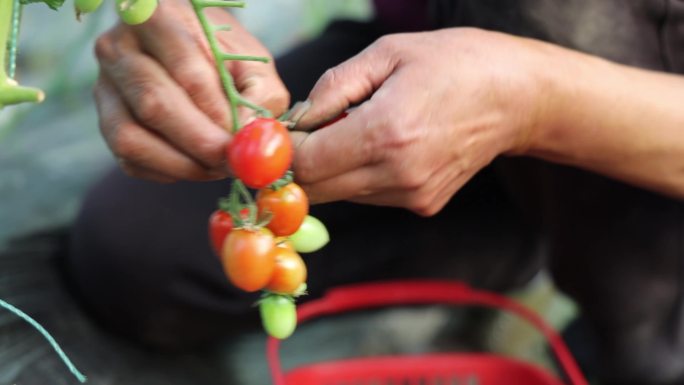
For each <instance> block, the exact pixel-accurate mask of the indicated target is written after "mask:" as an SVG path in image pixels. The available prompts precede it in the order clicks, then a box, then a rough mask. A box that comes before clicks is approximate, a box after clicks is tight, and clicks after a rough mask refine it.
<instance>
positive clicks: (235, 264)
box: [221, 228, 276, 292]
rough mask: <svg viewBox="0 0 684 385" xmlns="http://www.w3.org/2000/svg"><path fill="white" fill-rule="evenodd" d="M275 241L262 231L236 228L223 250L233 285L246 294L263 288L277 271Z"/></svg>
mask: <svg viewBox="0 0 684 385" xmlns="http://www.w3.org/2000/svg"><path fill="white" fill-rule="evenodd" d="M275 250H276V247H275V240H274V238H273V236H272V235H270V234H267V233H265V232H263V231H261V230H258V229H244V228H243V229H234V230H233V231H231V232H230V234H228V237H227V238H226V241H225V242H224V243H223V249H222V250H221V262H222V263H223V269H224V271H225V273H226V275H227V276H228V279H229V280H230V282H231V283H232V284H233V285H235V286H236V287H238V288H240V289H242V290H244V291H249V292H252V291H257V290H260V289H263V288H264V287H265V286H266V285H267V284H268V282H269V280H270V279H271V276H272V274H273V270H274V269H275V253H274V251H275Z"/></svg>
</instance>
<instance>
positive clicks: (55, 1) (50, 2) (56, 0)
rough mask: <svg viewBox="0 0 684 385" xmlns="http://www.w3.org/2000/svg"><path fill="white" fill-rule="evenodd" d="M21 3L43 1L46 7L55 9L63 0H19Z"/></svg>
mask: <svg viewBox="0 0 684 385" xmlns="http://www.w3.org/2000/svg"><path fill="white" fill-rule="evenodd" d="M21 3H22V4H31V3H45V4H47V6H48V7H50V8H52V9H54V10H55V11H56V10H58V9H59V7H61V6H62V4H64V0H21Z"/></svg>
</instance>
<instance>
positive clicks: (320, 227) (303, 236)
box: [290, 215, 330, 253]
mask: <svg viewBox="0 0 684 385" xmlns="http://www.w3.org/2000/svg"><path fill="white" fill-rule="evenodd" d="M329 241H330V234H328V229H326V228H325V225H324V224H323V222H321V221H319V220H318V219H316V218H314V217H312V216H311V215H307V216H306V218H304V222H302V225H301V226H299V229H297V231H296V232H295V233H294V234H292V235H290V242H292V246H293V247H294V249H295V250H297V251H298V252H300V253H312V252H314V251H317V250H320V249H321V248H322V247H323V246H325V245H326V244H327V243H328V242H329Z"/></svg>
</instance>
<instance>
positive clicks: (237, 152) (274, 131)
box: [226, 118, 292, 188]
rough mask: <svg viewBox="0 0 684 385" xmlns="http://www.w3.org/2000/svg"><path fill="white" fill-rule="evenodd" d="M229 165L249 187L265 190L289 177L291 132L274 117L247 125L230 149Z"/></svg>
mask: <svg viewBox="0 0 684 385" xmlns="http://www.w3.org/2000/svg"><path fill="white" fill-rule="evenodd" d="M226 158H227V159H228V165H229V166H230V168H231V170H233V172H234V173H235V176H237V177H238V178H240V179H241V180H242V181H243V182H244V183H245V184H246V185H247V186H249V187H252V188H264V187H266V186H268V185H270V184H271V183H273V182H275V181H276V180H278V178H280V177H281V176H283V174H285V171H287V169H288V168H289V167H290V163H292V141H291V140H290V135H289V134H288V132H287V129H286V128H285V127H284V126H283V125H282V124H281V123H280V122H279V121H277V120H275V119H272V118H257V119H255V120H254V121H253V122H251V123H249V124H248V125H246V126H244V127H243V128H242V129H241V130H240V131H239V132H238V133H237V134H235V136H234V137H233V140H232V141H231V142H230V144H228V147H227V148H226Z"/></svg>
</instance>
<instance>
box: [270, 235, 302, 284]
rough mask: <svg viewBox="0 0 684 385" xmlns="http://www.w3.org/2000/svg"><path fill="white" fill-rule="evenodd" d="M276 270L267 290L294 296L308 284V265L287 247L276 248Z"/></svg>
mask: <svg viewBox="0 0 684 385" xmlns="http://www.w3.org/2000/svg"><path fill="white" fill-rule="evenodd" d="M276 250H277V251H276V253H275V268H274V270H273V275H272V276H271V279H270V281H269V282H268V284H267V285H266V290H269V291H272V292H274V293H278V294H294V293H296V292H297V289H299V287H300V286H301V285H302V284H303V283H304V282H306V274H307V271H306V264H304V260H303V259H302V257H300V256H299V254H297V253H296V252H294V251H292V250H291V249H288V248H287V246H278V247H276Z"/></svg>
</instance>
